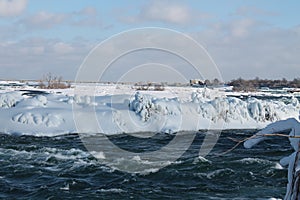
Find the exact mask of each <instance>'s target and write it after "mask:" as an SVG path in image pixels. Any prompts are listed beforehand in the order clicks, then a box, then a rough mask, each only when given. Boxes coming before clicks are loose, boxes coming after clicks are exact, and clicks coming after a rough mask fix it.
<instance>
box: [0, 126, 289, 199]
mask: <svg viewBox="0 0 300 200" xmlns="http://www.w3.org/2000/svg"><path fill="white" fill-rule="evenodd" d="M254 132H255V131H254V130H228V131H223V132H222V134H221V137H220V139H219V140H218V143H217V144H216V146H215V147H214V149H213V151H212V152H211V153H210V154H209V155H208V156H206V157H205V159H203V158H199V157H198V151H199V148H200V146H201V144H202V141H203V138H204V133H203V132H198V133H197V137H196V138H195V140H194V142H193V144H192V145H191V146H190V148H189V150H188V151H187V152H186V153H185V154H183V156H182V157H181V158H179V159H178V160H177V161H176V162H175V163H173V164H171V165H169V166H167V167H165V168H163V169H160V170H159V171H157V172H152V173H151V172H149V173H144V174H130V173H126V172H122V171H118V170H114V169H112V168H110V167H108V166H106V165H105V164H104V163H103V162H100V161H98V160H97V159H95V158H94V157H93V156H91V155H90V154H89V153H88V151H87V150H86V149H85V147H84V146H83V144H82V142H81V140H80V138H79V136H78V135H76V134H74V135H65V136H60V137H32V136H10V135H5V134H0V198H1V199H18V198H19V199H96V198H98V199H268V198H271V197H273V198H283V196H284V194H285V187H286V183H287V178H286V177H287V170H286V169H282V168H280V166H279V165H278V161H279V160H280V158H282V157H283V156H285V155H288V154H290V153H291V148H290V146H289V143H288V141H287V140H285V139H284V140H283V139H282V138H272V139H271V140H268V141H265V142H262V143H261V144H259V145H257V146H255V147H254V148H253V149H244V148H243V146H239V147H238V148H236V149H235V150H233V151H231V152H229V153H227V154H225V155H223V156H220V155H219V153H222V152H224V151H226V150H228V149H230V148H231V147H232V146H233V145H234V144H236V143H235V142H233V141H232V140H230V139H228V137H232V138H235V139H243V138H246V137H249V136H250V135H252V134H253V133H254ZM172 139H173V136H171V135H165V134H159V135H157V136H156V137H155V139H152V140H147V139H139V140H138V142H137V140H136V139H134V138H132V137H127V136H125V135H119V136H114V137H112V138H111V140H112V141H114V142H115V143H117V144H118V145H120V146H122V148H124V149H127V150H132V151H137V150H138V149H143V150H148V151H151V150H156V149H158V148H160V147H161V146H163V145H165V144H167V143H168V142H169V141H170V140H172Z"/></svg>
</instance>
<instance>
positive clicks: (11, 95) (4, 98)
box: [0, 92, 23, 108]
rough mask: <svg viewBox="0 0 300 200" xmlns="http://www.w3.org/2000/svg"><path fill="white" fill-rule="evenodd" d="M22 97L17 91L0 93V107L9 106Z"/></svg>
mask: <svg viewBox="0 0 300 200" xmlns="http://www.w3.org/2000/svg"><path fill="white" fill-rule="evenodd" d="M22 99H23V97H22V94H21V93H19V92H7V93H3V94H0V107H2V108H11V107H13V106H15V105H16V104H17V103H18V102H19V101H20V100H22Z"/></svg>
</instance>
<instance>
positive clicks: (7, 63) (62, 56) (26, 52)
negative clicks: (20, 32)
mask: <svg viewBox="0 0 300 200" xmlns="http://www.w3.org/2000/svg"><path fill="white" fill-rule="evenodd" d="M92 47H93V45H92V44H91V43H89V42H87V41H78V40H77V41H72V42H69V43H66V42H64V41H61V40H56V39H55V40H54V39H43V38H30V39H29V38H28V39H25V40H21V41H15V42H6V43H1V44H0V65H1V67H0V77H2V78H12V79H39V78H41V77H42V76H43V74H45V73H47V72H52V73H53V74H57V75H62V76H63V77H64V78H65V79H74V78H75V75H76V71H77V67H78V66H80V64H81V62H82V61H83V59H84V58H85V56H86V55H87V54H88V52H89V51H90V50H91V49H92Z"/></svg>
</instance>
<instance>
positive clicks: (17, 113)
mask: <svg viewBox="0 0 300 200" xmlns="http://www.w3.org/2000/svg"><path fill="white" fill-rule="evenodd" d="M158 94H160V93H156V96H153V95H150V94H148V93H146V92H137V93H135V94H134V95H125V94H124V95H100V96H95V97H92V96H88V95H83V96H79V95H74V96H68V95H63V94H54V93H53V94H47V95H37V96H33V97H26V98H25V97H23V96H22V94H21V92H8V93H2V94H0V109H1V112H0V117H1V119H2V120H1V121H0V132H3V133H14V134H16V133H17V134H32V135H47V136H51V135H58V134H65V133H74V132H77V130H76V126H75V122H74V118H73V111H76V113H77V114H78V115H81V116H82V121H84V122H85V123H86V125H85V126H83V129H81V130H82V131H83V132H85V131H86V132H96V131H97V129H96V128H95V127H94V125H92V124H90V123H91V120H90V117H91V116H92V115H91V114H90V113H91V112H95V115H94V116H96V117H97V123H99V124H100V126H101V127H102V129H103V130H102V132H103V133H105V134H117V133H123V132H126V133H132V132H141V131H143V132H168V133H174V132H177V131H181V130H182V131H195V130H199V129H210V128H211V127H213V128H214V129H244V128H253V129H257V128H262V127H264V126H266V125H268V124H270V123H272V122H275V121H277V120H284V119H287V118H290V117H295V116H298V110H299V109H300V104H299V102H298V100H297V99H296V98H291V99H290V100H288V101H287V102H283V101H280V100H277V101H274V100H273V101H272V100H259V99H255V98H249V99H247V100H241V99H238V98H235V97H226V96H224V95H218V94H217V93H215V92H214V91H212V90H210V89H203V90H198V91H195V92H193V93H190V98H178V97H174V96H173V97H172V96H169V97H168V98H166V97H164V96H162V95H161V96H159V95H158Z"/></svg>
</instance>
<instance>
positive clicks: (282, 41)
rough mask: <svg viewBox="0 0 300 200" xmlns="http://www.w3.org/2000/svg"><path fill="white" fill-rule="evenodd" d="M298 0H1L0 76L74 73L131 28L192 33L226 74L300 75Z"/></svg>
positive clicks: (227, 77) (227, 76)
mask: <svg viewBox="0 0 300 200" xmlns="http://www.w3.org/2000/svg"><path fill="white" fill-rule="evenodd" d="M299 8H300V1H297V0H287V1H280V0H248V1H246V0H226V1H218V0H210V1H201V0H200V1H197V0H194V1H192V0H191V1H188V0H186V1H167V0H160V1H159V0H149V1H146V0H141V1H133V0H123V1H104V0H103V1H92V0H76V1H71V0H61V1H53V0H0V43H1V45H0V52H1V54H0V79H39V78H40V77H42V76H43V74H45V73H47V72H52V73H54V74H58V75H62V76H63V77H65V79H74V78H75V75H76V72H77V70H78V67H79V66H80V64H81V63H82V61H83V59H84V58H85V56H86V55H87V54H88V53H89V52H90V51H91V50H92V49H93V47H95V46H96V45H97V44H98V43H99V42H101V41H103V40H104V39H107V38H108V37H110V36H112V35H114V34H117V33H119V32H121V31H125V30H128V29H132V28H141V27H152V26H155V27H163V28H170V29H174V30H177V31H180V32H183V33H185V34H188V35H190V36H191V37H193V38H194V39H195V40H197V41H198V42H199V43H200V44H202V45H203V46H204V47H205V48H206V50H207V51H208V52H209V53H210V55H211V57H212V58H213V59H214V61H215V62H216V64H217V65H218V67H219V70H220V72H221V74H222V76H223V78H224V79H225V80H230V79H233V78H239V77H242V78H255V77H257V76H258V77H261V78H273V79H275V78H283V77H285V78H288V79H293V78H299V77H300V56H299V55H300V13H299Z"/></svg>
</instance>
